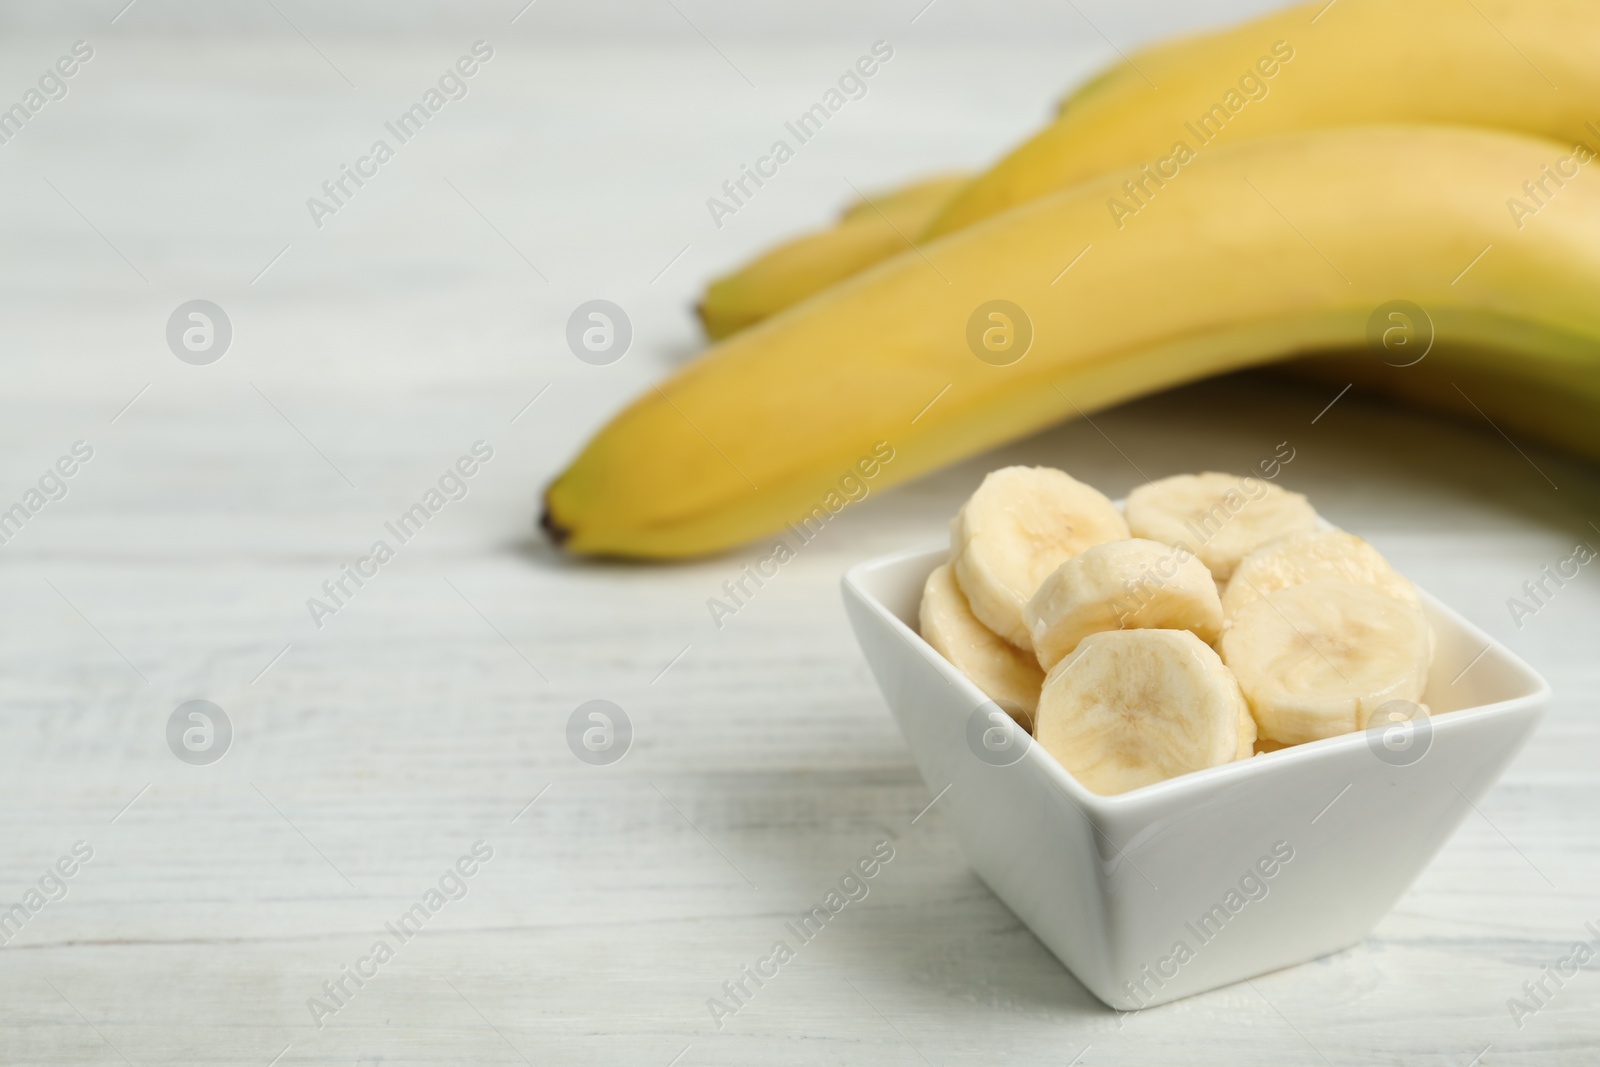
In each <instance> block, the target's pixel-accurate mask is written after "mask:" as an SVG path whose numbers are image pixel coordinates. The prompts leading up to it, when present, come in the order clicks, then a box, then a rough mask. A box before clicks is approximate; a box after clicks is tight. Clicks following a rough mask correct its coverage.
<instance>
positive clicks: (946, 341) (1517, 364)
mask: <svg viewBox="0 0 1600 1067" xmlns="http://www.w3.org/2000/svg"><path fill="white" fill-rule="evenodd" d="M1330 17H1331V16H1330ZM1592 160H1593V154H1592V153H1587V154H1586V155H1585V156H1584V158H1583V159H1582V161H1581V162H1580V161H1578V160H1577V154H1575V153H1574V152H1573V149H1572V147H1571V146H1570V145H1566V144H1563V143H1560V142H1555V141H1551V140H1547V139H1543V138H1536V137H1529V136H1525V135H1520V134H1512V133H1505V132H1498V131H1489V130H1478V129H1472V128H1468V127H1459V126H1377V127H1342V128H1332V129H1325V130H1317V131H1311V132H1301V133H1291V134H1285V135H1280V136H1276V137H1270V138H1261V139H1255V140H1249V141H1241V142H1240V143H1238V144H1234V145H1217V146H1215V147H1214V148H1212V149H1209V150H1208V151H1206V152H1204V153H1201V154H1200V155H1199V156H1198V157H1197V158H1196V159H1194V160H1192V161H1190V162H1189V163H1188V164H1186V165H1185V166H1184V167H1183V169H1182V170H1181V173H1180V175H1179V176H1178V177H1176V178H1175V179H1173V180H1171V181H1169V182H1168V183H1167V184H1166V186H1165V187H1164V188H1162V189H1161V190H1160V191H1159V193H1158V195H1156V196H1154V197H1152V198H1151V199H1150V200H1149V202H1148V203H1147V205H1146V206H1145V208H1144V209H1142V210H1141V211H1140V212H1138V214H1137V215H1136V216H1135V217H1132V218H1128V219H1123V220H1120V221H1121V224H1120V225H1119V222H1118V220H1116V219H1114V218H1113V217H1112V215H1111V214H1110V213H1109V212H1108V210H1107V207H1106V204H1107V201H1108V200H1110V199H1112V198H1114V197H1117V196H1118V195H1119V192H1120V191H1121V190H1122V189H1123V182H1125V181H1129V180H1131V177H1132V176H1133V175H1135V174H1137V173H1138V172H1137V171H1136V170H1127V171H1121V172H1116V173H1112V174H1109V175H1104V176H1101V177H1097V178H1094V179H1091V180H1089V181H1086V182H1084V183H1082V184H1080V185H1078V186H1076V187H1073V188H1071V189H1067V190H1063V191H1060V192H1057V193H1054V194H1051V195H1047V196H1044V197H1040V198H1037V199H1035V200H1034V201H1032V202H1031V203H1028V204H1026V205H1023V206H1021V207H1018V208H1015V209H1013V210H1011V211H1009V212H1006V213H1004V214H1001V215H998V216H996V217H994V218H991V219H989V220H987V221H985V222H983V223H981V224H978V225H975V226H972V227H970V228H967V229H963V230H961V231H958V232H956V233H953V234H950V235H949V236H947V237H944V238H942V239H940V240H937V241H935V242H932V243H930V244H928V245H926V246H924V247H923V248H922V249H921V250H920V252H908V253H905V254H902V255H900V256H897V257H895V258H894V259H892V260H889V261H887V262H885V263H883V264H881V265H879V266H878V267H877V268H875V269H873V270H871V271H868V272H866V273H865V274H862V275H859V276H857V277H855V278H853V279H851V280H849V281H846V282H844V283H842V284H840V285H837V286H835V287H833V288H831V289H829V290H827V291H826V292H824V293H822V294H819V295H817V296H816V297H814V298H812V299H810V300H808V301H806V302H804V303H803V304H800V305H798V306H796V307H794V308H791V309H789V310H788V311H786V312H783V313H781V314H779V315H777V316H775V317H774V318H772V319H769V320H767V321H766V322H763V323H761V324H760V325H758V326H755V327H753V328H751V329H749V330H747V331H744V332H742V333H740V334H738V335H736V336H734V337H733V338H731V339H730V340H728V341H727V342H725V343H723V344H721V345H718V346H716V347H714V348H712V349H711V350H710V351H708V352H707V353H706V355H705V356H704V357H702V358H701V359H700V360H698V361H697V362H695V363H693V364H691V365H689V366H687V367H685V368H683V369H682V370H681V371H679V372H678V373H676V374H674V375H672V376H671V377H670V378H668V379H667V380H666V381H664V382H662V383H660V384H659V385H658V386H655V387H652V388H651V389H650V390H649V391H648V392H646V393H645V394H644V395H643V396H641V397H639V398H638V399H637V400H635V401H634V402H633V403H632V404H631V405H629V406H628V407H627V408H626V409H625V410H624V411H622V412H621V413H620V414H619V415H617V416H616V418H615V419H613V420H612V422H611V423H610V424H609V425H608V426H606V427H605V428H604V429H602V430H601V431H600V433H599V434H597V435H596V436H595V438H594V439H593V440H591V441H590V442H589V444H588V445H587V446H586V447H585V448H584V449H583V451H582V452H581V454H580V455H579V456H578V457H577V459H576V460H575V461H574V462H573V463H572V465H571V466H570V467H569V468H568V469H567V470H566V471H565V472H563V473H562V474H561V475H560V476H559V477H558V478H556V480H555V481H554V482H553V483H552V484H551V485H550V487H549V489H548V490H547V493H546V496H545V513H544V516H543V520H542V522H543V525H544V526H545V528H546V529H547V530H548V531H550V533H551V534H552V536H553V537H554V538H555V539H556V540H558V541H560V542H561V543H563V544H565V545H566V547H567V548H568V549H570V550H571V551H574V552H577V553H584V554H608V555H619V556H637V557H651V558H670V557H681V556H691V555H696V554H700V553H707V552H714V551H717V550H719V549H724V548H728V547H730V546H733V545H737V544H740V543H742V542H745V541H749V540H752V539H754V538H757V537H760V536H762V535H765V534H769V533H772V532H774V531H776V530H779V529H780V528H783V527H784V526H785V525H786V524H789V523H796V522H805V521H808V520H814V521H816V522H818V523H825V522H826V521H827V519H828V518H829V517H830V516H831V514H832V513H834V512H835V511H836V510H837V509H838V508H839V507H843V506H844V502H845V501H846V500H847V499H849V498H850V497H852V496H853V495H854V494H853V493H852V492H851V491H850V487H851V486H853V485H855V484H857V483H860V482H861V480H862V479H863V478H866V477H869V476H868V475H867V467H866V466H865V465H864V463H870V465H871V468H872V474H871V475H870V477H871V478H872V479H874V480H873V482H872V487H873V488H874V489H881V488H883V487H886V486H888V485H891V484H894V483H897V482H903V481H905V480H907V479H910V478H913V477H915V476H917V475H919V474H922V473H924V472H927V471H930V470H933V469H935V468H937V467H940V466H942V465H945V464H947V463H950V462H952V461H955V460H957V459H960V458H963V457H965V456H969V455H972V454H974V453H976V452H979V451H982V450H984V449H987V448H992V447H994V446H996V445H999V444H1001V443H1003V442H1006V441H1010V440H1013V439H1015V438H1018V437H1021V436H1023V435H1026V434H1028V433H1031V432H1033V431H1036V430H1038V429H1040V428H1042V427H1045V426H1048V425H1050V424H1052V423H1055V422H1058V421H1061V420H1063V419H1067V418H1072V417H1074V416H1076V415H1078V414H1083V413H1092V412H1093V411H1095V410H1097V409H1100V408H1103V407H1106V406H1108V405H1111V404H1115V403H1117V402H1119V401H1122V400H1126V399H1129V398H1131V397H1136V396H1140V395H1143V394H1147V393H1150V392H1154V391H1157V390H1159V389H1162V388H1165V387H1168V386H1171V385H1175V384H1178V383H1182V382H1188V381H1192V380H1195V379H1198V378H1202V377H1205V376H1209V375H1212V374H1217V373H1221V372H1224V371H1228V370H1233V369H1236V368H1240V367H1246V366H1251V365H1256V364H1262V363H1266V362H1269V361H1275V360H1282V359H1286V358H1288V357H1291V356H1294V355H1297V354H1301V353H1307V352H1327V351H1336V350H1357V351H1360V350H1363V349H1364V348H1365V347H1366V345H1367V340H1368V335H1369V328H1371V327H1372V325H1373V323H1374V322H1375V321H1377V322H1378V324H1379V325H1380V326H1383V325H1384V323H1385V322H1386V321H1387V320H1386V319H1382V318H1381V316H1382V315H1383V314H1384V313H1385V312H1384V309H1385V308H1386V307H1387V306H1388V305H1390V304H1391V302H1393V301H1396V300H1405V301H1409V302H1411V303H1412V304H1414V305H1415V306H1416V307H1418V308H1420V309H1421V310H1422V311H1423V313H1424V314H1425V316H1426V319H1427V321H1428V324H1429V326H1428V329H1429V337H1430V338H1431V339H1432V340H1433V341H1434V342H1435V347H1436V349H1437V351H1436V352H1432V353H1430V354H1429V355H1427V356H1426V358H1425V359H1424V360H1423V361H1422V362H1421V363H1419V364H1417V366H1425V367H1427V373H1428V374H1430V375H1432V374H1435V373H1436V372H1437V371H1438V369H1439V368H1440V367H1447V368H1448V367H1450V366H1452V364H1451V363H1449V362H1447V361H1449V360H1461V359H1463V358H1464V357H1462V356H1461V355H1459V354H1458V353H1460V352H1474V353H1484V354H1492V355H1482V356H1480V357H1478V358H1479V362H1478V363H1477V364H1469V363H1465V362H1464V363H1461V364H1460V365H1461V366H1468V365H1472V366H1481V365H1485V364H1484V363H1483V360H1488V361H1489V363H1488V364H1487V365H1491V366H1493V367H1495V368H1497V371H1496V372H1497V373H1499V374H1501V375H1502V376H1504V377H1510V378H1515V379H1518V380H1524V381H1530V382H1552V383H1564V387H1565V388H1567V389H1569V391H1572V392H1575V393H1583V394H1586V395H1588V396H1596V394H1600V300H1597V299H1596V296H1597V295H1600V179H1597V178H1596V176H1595V175H1594V173H1592V172H1591V169H1592V168H1594V167H1595V164H1594V163H1593V162H1592ZM1552 168H1553V169H1554V172H1557V173H1561V174H1565V173H1568V172H1569V171H1570V172H1571V176H1569V177H1566V178H1564V179H1558V180H1559V181H1560V184H1559V185H1557V184H1555V183H1554V182H1552V181H1551V180H1550V179H1548V178H1546V177H1544V176H1545V175H1547V174H1550V173H1552V172H1553V171H1552ZM1541 180H1542V181H1544V186H1543V188H1545V189H1546V190H1547V192H1546V194H1545V195H1543V196H1540V197H1538V199H1539V203H1538V205H1537V208H1536V211H1535V212H1534V213H1532V214H1531V215H1530V214H1527V213H1520V214H1519V212H1518V210H1517V209H1516V208H1515V206H1514V204H1516V203H1522V204H1523V206H1524V208H1527V207H1528V206H1529V205H1530V204H1531V200H1529V198H1528V197H1527V195H1526V192H1525V190H1526V189H1527V188H1528V186H1526V185H1525V184H1524V183H1530V182H1531V183H1534V185H1533V187H1534V188H1535V189H1538V188H1540V186H1539V185H1538V184H1537V183H1539V182H1540V181H1541ZM1486 249H1487V251H1486ZM996 301H1003V302H1005V303H1004V304H996V303H995V302H996ZM997 316H998V317H997ZM1385 328H1386V327H1385ZM1369 358H1371V359H1374V360H1379V361H1382V362H1386V363H1387V362H1394V361H1393V360H1391V359H1389V358H1387V355H1386V353H1385V351H1384V350H1383V349H1381V348H1379V349H1377V350H1375V351H1374V353H1373V354H1371V355H1370V356H1369ZM1406 358H1410V357H1409V356H1407V357H1406ZM1396 369H1400V368H1396ZM1419 378H1420V376H1419ZM1426 389H1431V390H1433V391H1435V392H1440V393H1441V395H1443V394H1442V386H1440V385H1438V384H1437V383H1435V384H1433V385H1430V386H1427V387H1423V386H1418V387H1417V391H1418V392H1422V391H1425V390H1426ZM1472 399H1473V400H1474V401H1476V402H1477V403H1478V404H1479V405H1481V407H1482V410H1483V411H1484V412H1485V413H1486V414H1487V415H1489V416H1492V417H1493V418H1495V419H1496V420H1497V422H1498V423H1499V424H1500V425H1501V426H1503V427H1506V428H1507V429H1508V430H1509V429H1510V428H1511V427H1516V429H1517V430H1519V431H1522V432H1526V433H1527V434H1529V435H1539V436H1548V437H1549V438H1551V439H1555V440H1558V441H1560V443H1563V444H1566V445H1568V446H1570V447H1575V448H1577V449H1579V450H1580V451H1582V452H1583V453H1585V454H1587V455H1591V456H1597V457H1600V429H1596V428H1593V427H1594V424H1593V423H1592V422H1591V424H1590V428H1587V429H1585V428H1583V427H1572V428H1570V429H1569V430H1568V431H1563V432H1562V433H1555V434H1552V433H1551V432H1550V431H1551V427H1550V426H1549V425H1547V423H1546V420H1545V419H1544V418H1543V417H1542V415H1541V412H1540V411H1538V410H1537V409H1532V408H1529V409H1523V408H1519V407H1517V404H1518V402H1519V401H1518V399H1517V397H1516V396H1515V395H1511V394H1507V395H1506V396H1505V398H1504V403H1502V398H1501V396H1500V395H1498V394H1497V395H1488V394H1485V395H1484V396H1481V397H1478V396H1474V397H1472ZM1442 402H1449V403H1454V402H1455V401H1454V399H1453V398H1451V397H1448V396H1447V397H1445V398H1444V401H1442ZM1590 410H1594V409H1593V408H1591V409H1590Z"/></svg>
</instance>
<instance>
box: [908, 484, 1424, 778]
mask: <svg viewBox="0 0 1600 1067" xmlns="http://www.w3.org/2000/svg"><path fill="white" fill-rule="evenodd" d="M950 529H951V558H950V562H949V563H946V564H944V565H942V566H940V567H938V568H937V569H935V570H934V572H933V573H932V574H931V575H930V576H929V578H928V580H927V583H926V585H925V587H924V589H923V596H922V605H921V608H920V619H919V622H920V628H921V632H922V636H923V639H924V640H926V641H927V642H928V644H929V645H930V646H932V647H933V649H934V650H935V651H937V652H938V653H940V654H941V655H943V656H944V657H945V658H946V659H947V660H949V661H950V662H951V664H953V665H954V666H955V667H956V668H957V669H959V670H961V671H962V672H963V673H964V674H966V676H967V677H968V678H969V679H970V680H971V681H972V683H973V684H974V685H976V686H977V687H978V688H979V689H980V690H982V691H983V692H984V694H985V695H987V696H988V697H989V698H990V699H991V700H993V701H994V702H995V703H996V704H998V705H999V706H1000V707H1002V708H1004V709H1005V710H1006V711H1008V712H1009V713H1010V714H1011V715H1012V716H1013V717H1014V718H1015V719H1016V721H1017V722H1018V724H1019V725H1021V726H1022V727H1023V728H1025V729H1027V730H1029V731H1030V732H1031V733H1033V735H1034V736H1035V738H1036V739H1037V740H1038V741H1039V744H1040V745H1042V746H1043V747H1044V749H1045V751H1047V752H1049V753H1050V754H1051V755H1052V756H1054V757H1055V758H1056V760H1057V761H1058V762H1060V763H1061V764H1062V766H1064V767H1066V769H1067V770H1068V771H1070V772H1072V774H1073V775H1074V776H1075V777H1077V778H1078V780H1079V781H1081V782H1082V783H1083V784H1084V785H1085V786H1086V787H1087V788H1089V789H1091V790H1093V791H1095V792H1097V793H1102V794H1112V793H1123V792H1126V791H1128V790H1130V789H1137V788H1139V787H1140V786H1145V785H1150V784H1153V783H1155V782H1160V781H1164V780H1166V779H1168V778H1173V777H1176V776H1177V775H1180V774H1187V773H1189V772H1192V771H1198V770H1204V769H1206V768H1208V767H1215V766H1219V765H1221V764H1223V763H1229V762H1232V761H1234V760H1238V759H1244V758H1245V757H1248V756H1251V755H1254V754H1255V753H1257V752H1263V751H1271V750H1274V749H1278V748H1284V747H1287V746H1290V745H1296V744H1301V743H1303V742H1307V741H1316V740H1320V739H1322V738H1325V737H1336V736H1338V735H1340V734H1345V733H1350V732H1352V731H1355V730H1362V729H1365V728H1367V727H1368V726H1369V725H1373V724H1377V725H1388V724H1389V723H1391V722H1395V721H1398V720H1399V719H1404V720H1406V721H1411V720H1413V719H1414V718H1416V717H1417V716H1419V715H1426V714H1427V708H1426V706H1425V705H1423V704H1421V703H1420V701H1421V700H1422V697H1423V692H1424V690H1425V689H1426V688H1427V682H1428V672H1429V668H1430V666H1431V664H1432V661H1433V634H1432V630H1431V628H1430V627H1429V625H1428V621H1427V619H1426V617H1425V616H1424V615H1423V613H1422V610H1421V608H1420V606H1419V600H1418V596H1417V592H1416V589H1415V588H1414V587H1413V586H1412V585H1411V583H1410V582H1408V581H1407V580H1406V579H1405V578H1403V577H1402V576H1401V575H1400V574H1399V573H1397V572H1396V571H1395V570H1394V569H1393V568H1392V567H1390V566H1389V564H1388V563H1387V562H1386V561H1385V560H1384V559H1383V557H1382V556H1381V555H1379V554H1378V552H1377V550H1376V549H1374V548H1373V547H1372V546H1371V545H1369V544H1367V543H1366V542H1365V541H1363V540H1361V539H1360V538H1359V537H1354V536H1352V535H1350V534H1347V533H1344V532H1343V531H1339V530H1333V529H1323V528H1322V527H1321V524H1320V522H1319V521H1318V518H1317V514H1316V512H1315V511H1314V510H1313V509H1312V507H1311V505H1310V504H1309V503H1308V502H1307V501H1306V499H1305V497H1303V496H1301V495H1300V494H1298V493H1292V492H1288V491H1286V490H1283V489H1280V488H1278V487H1277V486H1275V485H1272V484H1270V483H1269V482H1266V481H1263V480H1262V479H1260V478H1254V477H1245V478H1239V477H1235V476H1233V475H1227V474H1217V473H1206V474H1200V475H1181V476H1178V477H1174V478H1164V479H1162V480H1160V481H1155V482H1151V483H1149V484H1147V485H1144V486H1142V487H1140V488H1139V489H1137V490H1135V491H1134V492H1133V493H1131V494H1130V495H1129V497H1128V500H1127V503H1126V505H1125V507H1124V508H1123V510H1122V511H1121V512H1119V511H1118V510H1117V508H1116V506H1115V505H1114V504H1112V502H1111V501H1109V500H1107V499H1106V498H1105V497H1104V496H1103V495H1101V494H1100V493H1099V492H1098V491H1096V490H1095V489H1093V488H1091V487H1090V486H1087V485H1084V484H1083V483H1081V482H1078V481H1076V480H1074V479H1073V478H1072V477H1070V476H1069V475H1067V474H1065V473H1063V472H1062V471H1058V470H1053V469H1050V468H1043V467H1007V468H1004V469H1002V470H998V471H994V472H993V473H991V474H990V475H989V476H988V477H987V478H985V479H984V481H983V484H982V485H981V486H979V487H978V490H977V491H976V492H975V493H973V494H972V496H971V497H970V498H968V500H967V502H966V503H965V504H963V505H962V507H961V510H960V512H959V513H958V514H957V516H956V518H955V521H954V522H952V523H951V528H950ZM1397 717H1398V718H1397Z"/></svg>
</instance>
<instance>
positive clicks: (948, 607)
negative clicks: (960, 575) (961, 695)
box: [920, 563, 1044, 730]
mask: <svg viewBox="0 0 1600 1067" xmlns="http://www.w3.org/2000/svg"><path fill="white" fill-rule="evenodd" d="M920 622H921V629H922V639H923V640H924V641H926V642H928V644H930V645H932V646H933V648H934V651H936V652H938V653H939V654H940V655H941V656H943V657H944V658H945V659H947V660H949V661H950V662H951V663H952V664H954V665H955V667H956V669H957V670H959V671H961V673H962V674H965V675H966V676H967V677H968V678H970V679H971V680H972V684H973V685H975V686H977V687H978V688H979V689H981V690H983V694H984V695H985V696H987V697H988V698H989V699H990V700H992V701H994V702H995V703H996V704H999V705H1000V706H1001V707H1003V708H1005V709H1006V711H1008V712H1011V713H1012V717H1013V718H1015V719H1017V720H1018V722H1019V724H1020V725H1021V726H1023V727H1024V728H1025V729H1030V730H1031V729H1032V727H1033V713H1034V709H1035V708H1037V707H1038V706H1039V687H1040V686H1042V685H1044V671H1042V670H1040V669H1039V665H1038V664H1037V663H1035V662H1034V661H1033V657H1032V656H1030V655H1028V653H1026V652H1024V651H1022V650H1021V649H1019V648H1017V647H1016V646H1015V645H1013V644H1011V643H1010V642H1008V641H1004V640H1002V639H1001V638H999V637H996V636H995V635H994V633H992V632H991V631H990V630H989V629H988V627H986V626H984V625H983V623H981V622H979V621H978V620H977V618H976V617H975V616H974V615H973V614H972V609H970V608H968V607H967V598H966V597H964V596H962V595H961V589H960V588H959V587H958V586H957V585H956V580H955V576H954V575H952V574H951V572H950V565H949V564H948V563H946V564H944V565H942V566H940V567H938V568H937V569H935V570H934V572H933V573H932V574H930V575H928V582H927V584H926V585H924V586H923V587H922V612H921V619H920Z"/></svg>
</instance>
